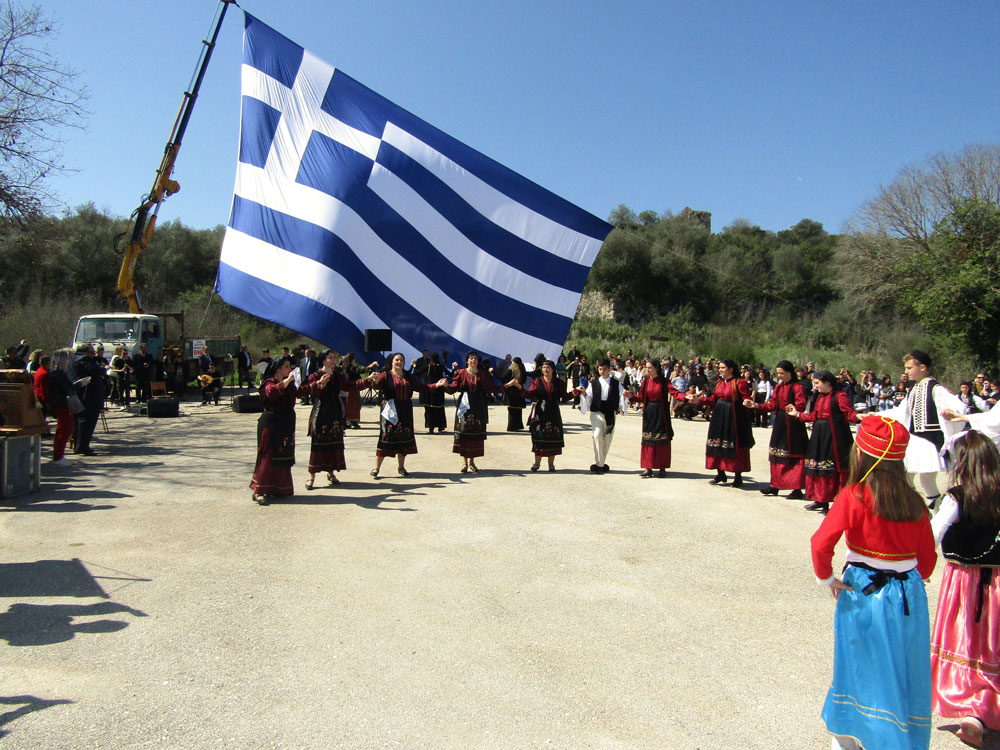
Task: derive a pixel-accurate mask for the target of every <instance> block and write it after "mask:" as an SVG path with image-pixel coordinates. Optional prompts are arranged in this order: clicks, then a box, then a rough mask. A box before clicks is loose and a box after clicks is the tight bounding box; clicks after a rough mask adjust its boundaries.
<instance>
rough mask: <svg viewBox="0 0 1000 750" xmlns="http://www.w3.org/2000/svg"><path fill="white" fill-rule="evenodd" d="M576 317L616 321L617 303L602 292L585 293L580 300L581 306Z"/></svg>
mask: <svg viewBox="0 0 1000 750" xmlns="http://www.w3.org/2000/svg"><path fill="white" fill-rule="evenodd" d="M576 316H577V317H578V318H579V317H582V318H598V319H600V320H614V319H615V303H614V302H612V301H611V300H609V299H608V298H607V297H605V296H604V295H603V294H601V293H600V292H584V294H583V296H582V297H581V298H580V306H579V307H577V309H576Z"/></svg>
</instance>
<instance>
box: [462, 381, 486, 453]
mask: <svg viewBox="0 0 1000 750" xmlns="http://www.w3.org/2000/svg"><path fill="white" fill-rule="evenodd" d="M465 393H466V395H468V397H469V409H468V411H466V412H465V413H464V414H463V415H462V416H461V417H459V416H458V411H457V410H456V412H455V439H456V440H476V441H479V440H485V439H486V396H485V395H484V394H483V393H482V392H480V391H466V392H465ZM459 403H461V402H459Z"/></svg>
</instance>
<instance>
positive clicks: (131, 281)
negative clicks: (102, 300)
mask: <svg viewBox="0 0 1000 750" xmlns="http://www.w3.org/2000/svg"><path fill="white" fill-rule="evenodd" d="M235 2H236V0H219V8H218V10H217V11H216V12H217V14H218V15H217V17H216V19H215V21H214V23H213V26H212V32H211V34H210V37H209V38H208V39H205V40H203V41H202V50H201V54H200V55H199V59H198V64H197V66H196V67H195V74H194V77H193V78H192V83H191V86H190V87H189V88H190V90H189V91H185V92H184V99H183V100H182V101H181V107H180V110H179V111H178V112H177V118H176V119H175V120H174V127H173V130H171V131H170V137H169V138H168V139H167V145H166V148H165V149H164V152H163V160H162V161H161V162H160V167H159V169H157V170H156V179H154V180H153V188H152V189H151V190H150V191H149V194H148V195H146V196H145V197H144V198H143V201H142V203H141V204H140V206H139V207H138V208H137V209H136V210H135V211H133V212H132V215H131V217H129V221H130V222H131V223H130V225H129V229H128V230H127V231H126V232H125V233H124V234H122V235H120V237H125V236H128V242H127V244H126V245H125V248H124V250H123V253H124V257H123V258H122V267H121V270H120V271H119V272H118V291H120V292H121V293H122V295H124V297H125V299H127V300H128V308H129V311H130V312H133V313H141V312H142V303H141V302H140V300H139V291H138V290H137V289H136V288H135V263H136V261H137V260H138V259H139V254H140V253H142V251H143V250H145V249H146V246H147V245H149V239H150V237H152V235H153V228H154V227H155V226H156V216H157V214H158V213H159V211H160V205H161V204H162V203H163V201H164V200H165V199H167V198H168V197H170V196H171V195H173V194H174V193H176V192H177V191H178V190H180V189H181V186H180V185H179V184H178V183H177V181H176V180H174V179H173V177H172V175H173V171H174V162H175V161H176V160H177V152H178V151H179V150H180V147H181V140H182V139H183V138H184V131H185V130H186V129H187V126H188V121H189V120H190V119H191V112H192V111H193V110H194V105H195V102H196V101H197V99H198V90H199V89H200V88H201V82H202V79H203V78H204V77H205V70H206V69H207V68H208V62H209V60H211V59H212V51H213V50H214V49H215V41H216V39H217V38H218V36H219V30H220V29H221V28H222V19H223V18H225V16H226V10H228V8H229V6H230V5H232V4H235Z"/></svg>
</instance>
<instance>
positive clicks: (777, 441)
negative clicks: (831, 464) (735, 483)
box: [743, 359, 809, 500]
mask: <svg viewBox="0 0 1000 750" xmlns="http://www.w3.org/2000/svg"><path fill="white" fill-rule="evenodd" d="M774 374H775V375H776V376H777V377H778V385H777V387H776V388H775V389H774V393H773V394H772V396H771V398H769V399H767V400H766V401H764V402H763V403H759V404H758V403H756V402H755V401H751V400H750V399H746V400H745V401H744V402H743V405H744V406H745V407H746V408H748V409H756V410H758V411H763V412H769V411H773V412H774V426H773V427H772V428H771V444H770V445H769V447H768V450H767V457H768V461H769V462H770V464H771V481H770V482H769V483H768V485H767V487H765V488H764V489H762V490H761V491H760V492H761V494H762V495H777V494H778V490H791V492H790V493H788V499H789V500H801V499H802V498H803V495H802V490H804V489H805V486H806V478H805V471H804V468H803V463H804V462H805V457H806V446H808V445H809V436H808V435H807V434H806V427H805V425H804V424H802V422H800V421H799V420H797V419H795V418H793V417H792V415H791V414H788V413H787V409H788V406H789V405H792V406H794V407H795V408H796V409H797V410H798V411H805V408H806V392H805V390H804V389H803V388H802V384H801V383H799V382H798V378H796V376H795V369H794V367H792V363H791V362H789V361H788V360H787V359H783V360H781V361H780V362H779V363H778V364H777V365H776V366H775V368H774Z"/></svg>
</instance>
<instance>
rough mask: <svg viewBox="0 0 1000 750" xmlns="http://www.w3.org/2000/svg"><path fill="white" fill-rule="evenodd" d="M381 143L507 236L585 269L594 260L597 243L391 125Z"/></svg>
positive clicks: (599, 242) (597, 241) (388, 124)
mask: <svg viewBox="0 0 1000 750" xmlns="http://www.w3.org/2000/svg"><path fill="white" fill-rule="evenodd" d="M382 140H384V141H385V142H386V143H388V144H390V145H392V146H395V147H396V148H397V149H399V150H400V151H402V152H403V153H404V154H406V155H407V156H409V157H410V158H411V159H413V160H414V161H416V162H417V163H418V164H421V165H423V166H424V167H425V168H426V169H428V170H429V171H430V172H431V173H432V174H433V175H434V176H436V177H438V178H439V179H440V180H441V181H442V182H444V183H445V184H446V185H448V187H450V188H451V189H452V190H454V191H455V192H456V193H458V194H459V195H460V196H461V197H462V199H463V200H465V201H466V202H467V203H468V204H469V205H470V206H472V207H473V208H474V209H476V210H477V211H478V212H479V213H481V214H482V215H483V216H485V217H486V218H487V219H489V220H490V221H492V222H493V223H494V224H497V225H498V226H501V227H503V228H504V229H506V230H507V231H508V232H510V233H511V234H513V235H515V236H517V237H520V238H521V239H523V240H525V241H526V242H530V243H531V244H532V245H535V246H536V247H539V248H541V249H543V250H546V251H548V252H550V253H552V254H553V255H558V256H559V257H560V258H565V259H567V260H571V261H573V262H575V263H581V264H583V265H586V266H590V265H591V264H592V263H593V262H594V258H596V257H597V252H598V251H599V250H600V249H601V244H602V241H601V240H595V239H594V238H593V237H588V236H587V235H585V234H580V233H579V232H577V231H575V230H573V229H569V228H567V227H565V226H563V225H562V224H560V223H559V222H556V221H553V220H552V219H549V218H548V217H546V216H542V215H541V214H539V213H536V212H535V211H533V210H531V209H530V208H528V207H527V206H523V205H521V204H520V203H517V202H516V201H515V200H514V199H512V198H511V197H510V196H508V195H505V194H504V193H502V192H500V191H499V190H497V189H496V188H494V187H492V186H490V185H488V184H486V183H485V182H483V181H482V180H480V179H479V178H478V177H476V176H475V175H474V174H472V173H471V172H468V171H467V170H465V169H464V168H463V167H462V166H461V165H460V164H457V163H456V162H454V161H452V160H451V159H449V158H448V157H447V156H445V155H444V154H441V153H440V152H438V151H436V150H435V149H433V148H431V147H430V146H428V145H427V144H426V143H424V142H423V141H421V140H420V139H418V138H416V137H414V136H413V135H411V134H410V133H407V132H406V131H405V130H403V129H402V128H400V127H398V126H396V125H394V124H393V123H391V122H389V123H386V126H385V132H384V133H383V134H382Z"/></svg>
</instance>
